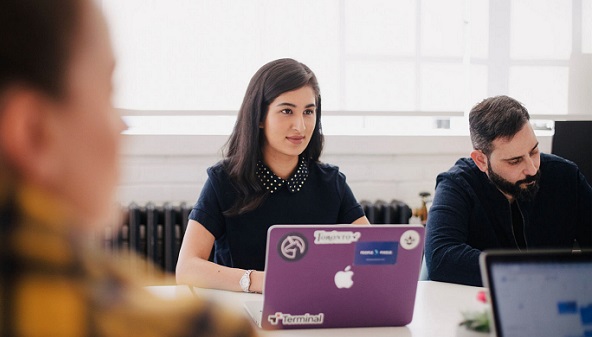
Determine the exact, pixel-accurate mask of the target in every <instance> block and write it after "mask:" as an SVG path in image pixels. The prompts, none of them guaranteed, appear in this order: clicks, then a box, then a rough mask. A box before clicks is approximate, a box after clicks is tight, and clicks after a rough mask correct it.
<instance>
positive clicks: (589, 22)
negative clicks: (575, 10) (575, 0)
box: [582, 0, 592, 54]
mask: <svg viewBox="0 0 592 337" xmlns="http://www.w3.org/2000/svg"><path fill="white" fill-rule="evenodd" d="M582 53H586V54H592V0H582Z"/></svg>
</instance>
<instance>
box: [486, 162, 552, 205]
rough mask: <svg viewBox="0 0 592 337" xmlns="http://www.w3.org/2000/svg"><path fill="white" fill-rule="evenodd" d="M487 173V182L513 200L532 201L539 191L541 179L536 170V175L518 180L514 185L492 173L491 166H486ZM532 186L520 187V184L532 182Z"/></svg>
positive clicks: (538, 171)
mask: <svg viewBox="0 0 592 337" xmlns="http://www.w3.org/2000/svg"><path fill="white" fill-rule="evenodd" d="M487 172H488V173H489V180H490V181H491V182H492V183H493V184H494V185H495V186H496V187H497V188H498V189H499V190H500V191H502V192H503V193H505V194H508V195H510V196H512V197H513V198H514V199H517V200H520V201H532V200H533V199H534V197H535V196H536V194H537V192H538V191H539V187H540V185H539V180H540V178H541V171H540V170H537V173H536V174H535V175H533V176H526V178H524V179H522V180H518V181H517V182H515V183H511V182H509V181H507V180H506V179H504V178H503V177H502V176H500V175H499V174H497V173H495V172H493V170H492V169H491V165H487ZM533 181H534V183H533V184H530V185H526V187H521V186H520V185H521V184H524V183H529V182H533Z"/></svg>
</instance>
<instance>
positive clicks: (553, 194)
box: [425, 96, 592, 286]
mask: <svg viewBox="0 0 592 337" xmlns="http://www.w3.org/2000/svg"><path fill="white" fill-rule="evenodd" d="M529 120H530V116H529V114H528V111H527V110H526V108H525V107H524V106H523V105H522V104H521V103H520V102H518V101H516V100H515V99H513V98H511V97H508V96H496V97H490V98H487V99H485V100H483V101H482V102H481V103H479V104H477V105H476V106H475V107H473V109H472V110H471V112H470V114H469V128H470V134H471V141H472V143H473V149H474V150H473V151H472V152H471V157H470V158H462V159H459V160H458V161H457V162H456V164H455V165H454V166H453V167H452V168H451V169H450V170H448V172H445V173H441V174H440V175H438V177H437V181H436V192H435V195H434V200H433V203H432V206H431V207H430V211H429V214H428V221H427V228H426V230H427V233H426V246H425V258H426V265H427V269H428V277H429V279H431V280H434V281H443V282H452V283H460V284H466V285H474V286H481V285H482V281H481V274H480V271H479V255H480V253H481V252H482V251H484V250H487V249H513V250H521V251H526V250H532V249H537V250H539V249H566V250H579V249H587V248H590V247H591V246H592V188H591V187H590V185H589V184H588V183H587V181H586V179H585V178H584V176H583V175H582V173H581V172H580V170H579V169H578V167H577V166H576V165H575V164H574V163H572V162H570V161H568V160H566V159H563V158H560V157H558V156H554V155H551V154H544V153H541V152H540V151H539V143H538V140H537V138H536V135H535V133H534V131H533V129H532V126H531V124H530V122H529ZM574 146H578V144H574Z"/></svg>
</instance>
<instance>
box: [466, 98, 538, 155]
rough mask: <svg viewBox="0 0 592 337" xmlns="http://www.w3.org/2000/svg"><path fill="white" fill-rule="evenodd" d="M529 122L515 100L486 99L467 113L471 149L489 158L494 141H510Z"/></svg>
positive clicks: (528, 118) (525, 111)
mask: <svg viewBox="0 0 592 337" xmlns="http://www.w3.org/2000/svg"><path fill="white" fill-rule="evenodd" d="M529 120H530V115H529V114H528V111H527V110H526V108H525V107H524V106H523V105H522V104H521V103H520V102H518V101H517V100H515V99H513V98H511V97H508V96H495V97H490V98H486V99H484V100H483V101H481V102H480V103H478V104H477V105H475V106H474V107H473V109H471V112H470V113H469V130H470V133H471V142H472V143H473V148H474V149H475V150H481V151H482V152H483V153H484V154H485V155H487V156H489V155H490V154H491V152H493V144H492V143H493V141H494V140H496V139H498V138H505V139H512V138H513V137H514V135H516V134H517V133H518V132H519V131H520V130H521V129H522V127H523V126H524V124H526V123H528V121H529Z"/></svg>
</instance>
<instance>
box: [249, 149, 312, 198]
mask: <svg viewBox="0 0 592 337" xmlns="http://www.w3.org/2000/svg"><path fill="white" fill-rule="evenodd" d="M257 178H258V179H259V181H260V182H261V184H262V185H263V187H265V189H266V190H268V191H269V193H274V192H277V191H278V190H279V189H280V188H282V186H284V185H285V186H287V188H288V191H290V192H291V193H296V192H299V191H300V190H301V189H302V185H304V182H305V181H306V178H308V166H307V165H306V160H305V159H304V157H300V164H299V165H298V167H297V168H296V172H294V174H293V175H292V176H291V177H290V178H288V179H287V180H284V179H282V178H280V177H278V176H276V175H275V173H273V172H272V171H271V169H270V168H269V167H267V166H266V165H265V164H264V163H263V162H262V161H261V160H259V162H257Z"/></svg>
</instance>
